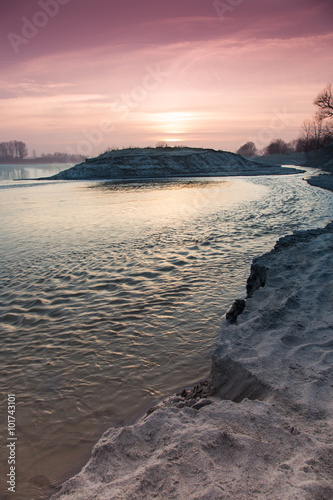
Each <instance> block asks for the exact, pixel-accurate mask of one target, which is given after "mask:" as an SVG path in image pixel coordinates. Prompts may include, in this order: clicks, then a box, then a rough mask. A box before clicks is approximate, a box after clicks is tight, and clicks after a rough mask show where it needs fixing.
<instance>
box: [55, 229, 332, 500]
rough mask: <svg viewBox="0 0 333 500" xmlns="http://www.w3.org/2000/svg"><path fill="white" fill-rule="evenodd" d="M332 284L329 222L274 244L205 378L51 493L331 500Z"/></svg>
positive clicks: (108, 439)
mask: <svg viewBox="0 0 333 500" xmlns="http://www.w3.org/2000/svg"><path fill="white" fill-rule="evenodd" d="M332 284H333V223H331V224H330V225H328V226H327V227H326V228H325V229H319V230H312V231H307V232H300V233H297V234H296V235H294V236H287V237H285V238H282V239H281V240H279V242H278V243H277V245H276V247H275V249H274V250H273V251H272V252H270V253H268V254H265V255H263V256H262V257H260V258H258V259H256V260H255V261H254V265H253V266H252V275H251V279H250V280H249V281H248V287H247V292H248V298H247V299H246V307H245V310H244V312H243V313H242V314H240V315H239V316H238V317H237V323H233V324H230V323H229V322H227V321H226V320H225V322H224V324H223V325H222V327H221V331H220V333H219V338H218V340H217V343H216V347H215V349H214V353H213V363H212V372H211V377H210V380H209V382H208V383H207V384H206V385H204V386H203V387H201V388H200V387H199V388H198V389H197V390H196V393H193V392H192V393H190V392H187V393H185V391H184V392H183V393H182V394H181V395H180V396H177V397H172V398H169V399H167V400H166V401H164V402H163V403H162V404H161V405H159V407H158V408H156V409H155V410H154V411H152V412H151V413H150V414H149V415H147V416H145V417H144V418H142V419H141V420H140V421H138V422H137V423H136V424H135V425H132V426H127V427H121V428H117V429H110V430H108V431H107V432H106V433H105V434H104V435H103V437H102V438H101V439H100V441H99V442H98V443H97V444H96V446H95V447H94V450H93V453H92V458H91V460H90V461H89V463H88V464H87V465H86V466H85V467H84V469H83V470H82V471H81V472H80V474H78V475H77V476H76V477H74V478H73V479H71V480H69V481H68V482H67V483H65V484H64V485H63V487H62V490H61V491H60V493H58V494H57V495H55V496H53V497H52V498H53V499H54V500H55V499H62V500H65V499H66V500H74V499H77V500H78V499H80V500H88V499H104V498H108V499H137V500H139V499H140V500H142V499H148V498H159V499H162V498H163V499H182V498H190V499H207V500H208V499H209V500H214V499H222V498H223V499H226V498H230V499H231V498H237V499H240V500H241V499H248V498H270V499H276V500H277V499H279V500H280V499H281V498H283V499H286V500H287V499H296V498H298V499H302V500H306V499H309V500H310V499H314V498H318V499H319V498H320V499H321V500H324V499H330V498H332V497H333V487H332V479H333V475H332V474H333V458H332V457H333V446H332V442H333V441H332V431H333V408H332V406H333V403H332V392H333V391H332V384H333V375H332V361H333V352H332V350H333V308H332V303H333V287H332ZM262 285H264V286H262ZM258 287H259V288H258ZM240 305H242V304H240ZM241 309H242V308H241ZM234 316H235V315H234ZM202 390H203V392H201V393H200V391H202Z"/></svg>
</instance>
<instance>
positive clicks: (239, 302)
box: [225, 299, 245, 324]
mask: <svg viewBox="0 0 333 500" xmlns="http://www.w3.org/2000/svg"><path fill="white" fill-rule="evenodd" d="M244 309H245V300H243V299H236V300H235V302H234V303H233V305H232V307H231V309H230V310H229V311H228V312H227V314H226V315H225V318H226V320H227V321H228V322H229V323H231V324H233V323H237V316H239V315H240V314H242V312H243V311H244Z"/></svg>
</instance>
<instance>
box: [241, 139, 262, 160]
mask: <svg viewBox="0 0 333 500" xmlns="http://www.w3.org/2000/svg"><path fill="white" fill-rule="evenodd" d="M237 154H239V155H242V156H249V157H251V156H257V155H258V150H257V148H256V145H255V144H254V142H246V143H245V144H243V146H241V147H240V148H239V149H238V150H237Z"/></svg>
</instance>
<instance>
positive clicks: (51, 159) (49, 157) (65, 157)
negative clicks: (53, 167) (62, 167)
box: [41, 153, 85, 163]
mask: <svg viewBox="0 0 333 500" xmlns="http://www.w3.org/2000/svg"><path fill="white" fill-rule="evenodd" d="M41 158H42V159H43V160H44V161H45V163H76V162H81V161H83V160H84V159H85V158H84V157H83V156H81V155H75V154H74V155H70V154H67V153H52V154H51V153H47V154H45V153H43V154H42V155H41Z"/></svg>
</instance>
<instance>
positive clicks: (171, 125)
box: [152, 111, 198, 140]
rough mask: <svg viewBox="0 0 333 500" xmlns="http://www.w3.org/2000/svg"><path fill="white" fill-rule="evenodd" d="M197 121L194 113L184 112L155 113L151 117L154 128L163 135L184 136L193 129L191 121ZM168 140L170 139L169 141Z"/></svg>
mask: <svg viewBox="0 0 333 500" xmlns="http://www.w3.org/2000/svg"><path fill="white" fill-rule="evenodd" d="M196 119H198V117H197V116H196V114H195V113H191V112H184V111H172V112H166V113H156V114H154V115H153V117H152V121H153V123H154V126H155V127H156V128H157V129H158V131H159V132H162V133H164V134H167V135H169V134H171V135H177V134H184V133H186V132H189V131H190V130H191V128H192V127H193V121H194V120H196ZM169 140H170V139H169Z"/></svg>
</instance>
